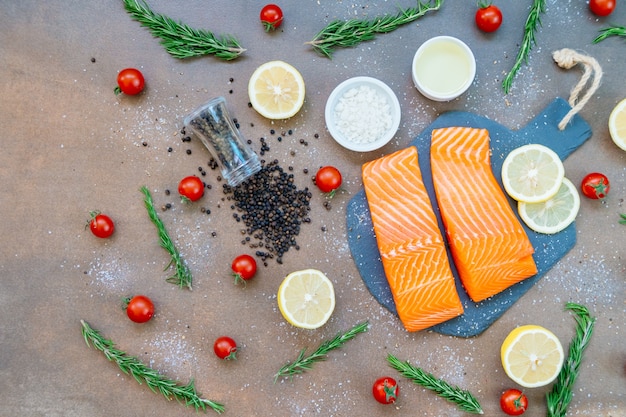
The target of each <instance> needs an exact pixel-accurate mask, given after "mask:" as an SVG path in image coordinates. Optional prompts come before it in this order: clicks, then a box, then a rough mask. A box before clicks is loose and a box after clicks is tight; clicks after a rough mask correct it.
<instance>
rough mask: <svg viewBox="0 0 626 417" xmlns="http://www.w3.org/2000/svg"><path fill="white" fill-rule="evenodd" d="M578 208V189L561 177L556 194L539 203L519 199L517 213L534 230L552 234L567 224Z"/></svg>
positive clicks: (573, 217) (572, 219)
mask: <svg viewBox="0 0 626 417" xmlns="http://www.w3.org/2000/svg"><path fill="white" fill-rule="evenodd" d="M579 209H580V196H579V195H578V190H577V189H576V187H575V186H574V184H572V182H571V181H570V180H568V179H567V178H563V182H562V183H561V188H559V191H557V193H556V195H555V196H554V197H552V198H549V199H548V200H546V201H543V202H541V203H525V202H523V201H519V202H518V203H517V210H518V211H519V215H520V217H521V218H522V220H523V221H524V223H526V224H527V225H528V227H530V228H531V229H533V230H534V231H535V232H539V233H545V234H554V233H558V232H560V231H561V230H563V229H565V228H566V227H567V226H569V225H570V224H571V223H572V222H573V221H574V219H575V218H576V215H577V214H578V210H579Z"/></svg>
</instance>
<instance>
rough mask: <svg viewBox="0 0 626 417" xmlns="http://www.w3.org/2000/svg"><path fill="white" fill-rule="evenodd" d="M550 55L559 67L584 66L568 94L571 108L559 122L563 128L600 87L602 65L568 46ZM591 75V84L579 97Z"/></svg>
mask: <svg viewBox="0 0 626 417" xmlns="http://www.w3.org/2000/svg"><path fill="white" fill-rule="evenodd" d="M552 57H553V58H554V61H555V62H556V63H557V64H558V65H559V67H561V68H564V69H570V68H573V67H575V66H576V65H577V64H582V65H583V66H584V72H583V76H582V77H581V79H580V81H579V82H578V84H576V86H575V87H574V88H573V89H572V91H571V93H570V96H569V105H570V106H571V107H572V109H571V110H570V111H569V112H568V113H567V114H566V115H565V117H563V119H562V120H561V122H560V123H559V129H560V130H564V129H565V127H566V126H567V124H568V123H569V122H570V121H571V120H572V117H574V115H576V113H578V112H579V111H580V110H581V109H582V108H583V107H585V104H587V102H588V101H589V99H591V96H593V94H594V93H595V92H596V91H597V90H598V87H600V81H601V80H602V67H600V64H598V61H596V60H595V58H593V57H590V56H588V55H583V54H579V53H578V52H576V51H574V50H572V49H568V48H564V49H559V50H558V51H554V52H553V53H552ZM592 76H593V81H592V83H591V85H590V86H589V88H588V89H587V92H586V93H585V95H584V96H582V97H581V98H580V99H579V95H580V93H581V91H582V90H583V88H584V87H585V85H587V82H588V81H589V79H590V78H591V77H592Z"/></svg>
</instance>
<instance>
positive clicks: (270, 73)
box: [248, 61, 305, 119]
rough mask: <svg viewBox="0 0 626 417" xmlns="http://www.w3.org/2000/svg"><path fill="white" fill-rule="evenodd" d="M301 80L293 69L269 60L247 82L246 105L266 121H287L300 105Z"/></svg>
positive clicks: (303, 90) (284, 63) (302, 95)
mask: <svg viewBox="0 0 626 417" xmlns="http://www.w3.org/2000/svg"><path fill="white" fill-rule="evenodd" d="M304 93H305V89H304V79H303V78H302V75H301V74H300V72H298V70H297V69H295V68H294V67H293V66H291V65H289V64H288V63H286V62H283V61H270V62H266V63H265V64H263V65H261V66H260V67H258V68H257V69H256V70H255V71H254V73H252V76H251V77H250V81H249V82H248V96H249V98H250V104H252V107H253V108H254V110H256V111H257V112H258V113H259V114H260V115H261V116H263V117H267V118H268V119H288V118H290V117H292V116H294V115H295V114H296V113H298V111H299V110H300V109H301V108H302V105H303V104H304Z"/></svg>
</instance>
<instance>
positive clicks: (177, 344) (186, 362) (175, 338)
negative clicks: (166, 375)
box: [142, 332, 197, 372]
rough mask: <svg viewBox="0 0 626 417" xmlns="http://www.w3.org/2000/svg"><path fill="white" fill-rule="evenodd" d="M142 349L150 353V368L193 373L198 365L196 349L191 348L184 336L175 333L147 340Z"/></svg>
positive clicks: (166, 333) (158, 335)
mask: <svg viewBox="0 0 626 417" xmlns="http://www.w3.org/2000/svg"><path fill="white" fill-rule="evenodd" d="M142 349H143V350H145V351H149V352H150V360H149V366H150V367H152V368H155V369H158V370H160V371H164V372H167V371H177V372H179V371H180V370H181V369H188V370H189V371H190V372H191V370H192V369H193V368H194V366H195V365H196V363H197V361H196V358H195V355H194V353H195V349H194V348H193V347H191V346H189V344H188V343H187V341H186V340H185V336H184V335H180V334H178V333H175V332H165V333H162V334H157V335H154V337H153V338H152V339H150V340H146V345H145V346H144V347H143V348H142Z"/></svg>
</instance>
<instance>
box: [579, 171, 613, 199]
mask: <svg viewBox="0 0 626 417" xmlns="http://www.w3.org/2000/svg"><path fill="white" fill-rule="evenodd" d="M580 187H581V190H582V192H583V194H584V195H585V197H588V198H591V199H593V200H598V199H600V200H601V199H603V198H604V197H606V196H607V194H608V193H609V190H610V189H611V184H610V183H609V179H608V178H607V177H606V175H604V174H600V173H599V172H592V173H590V174H587V175H585V177H584V178H583V180H582V182H581V184H580Z"/></svg>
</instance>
